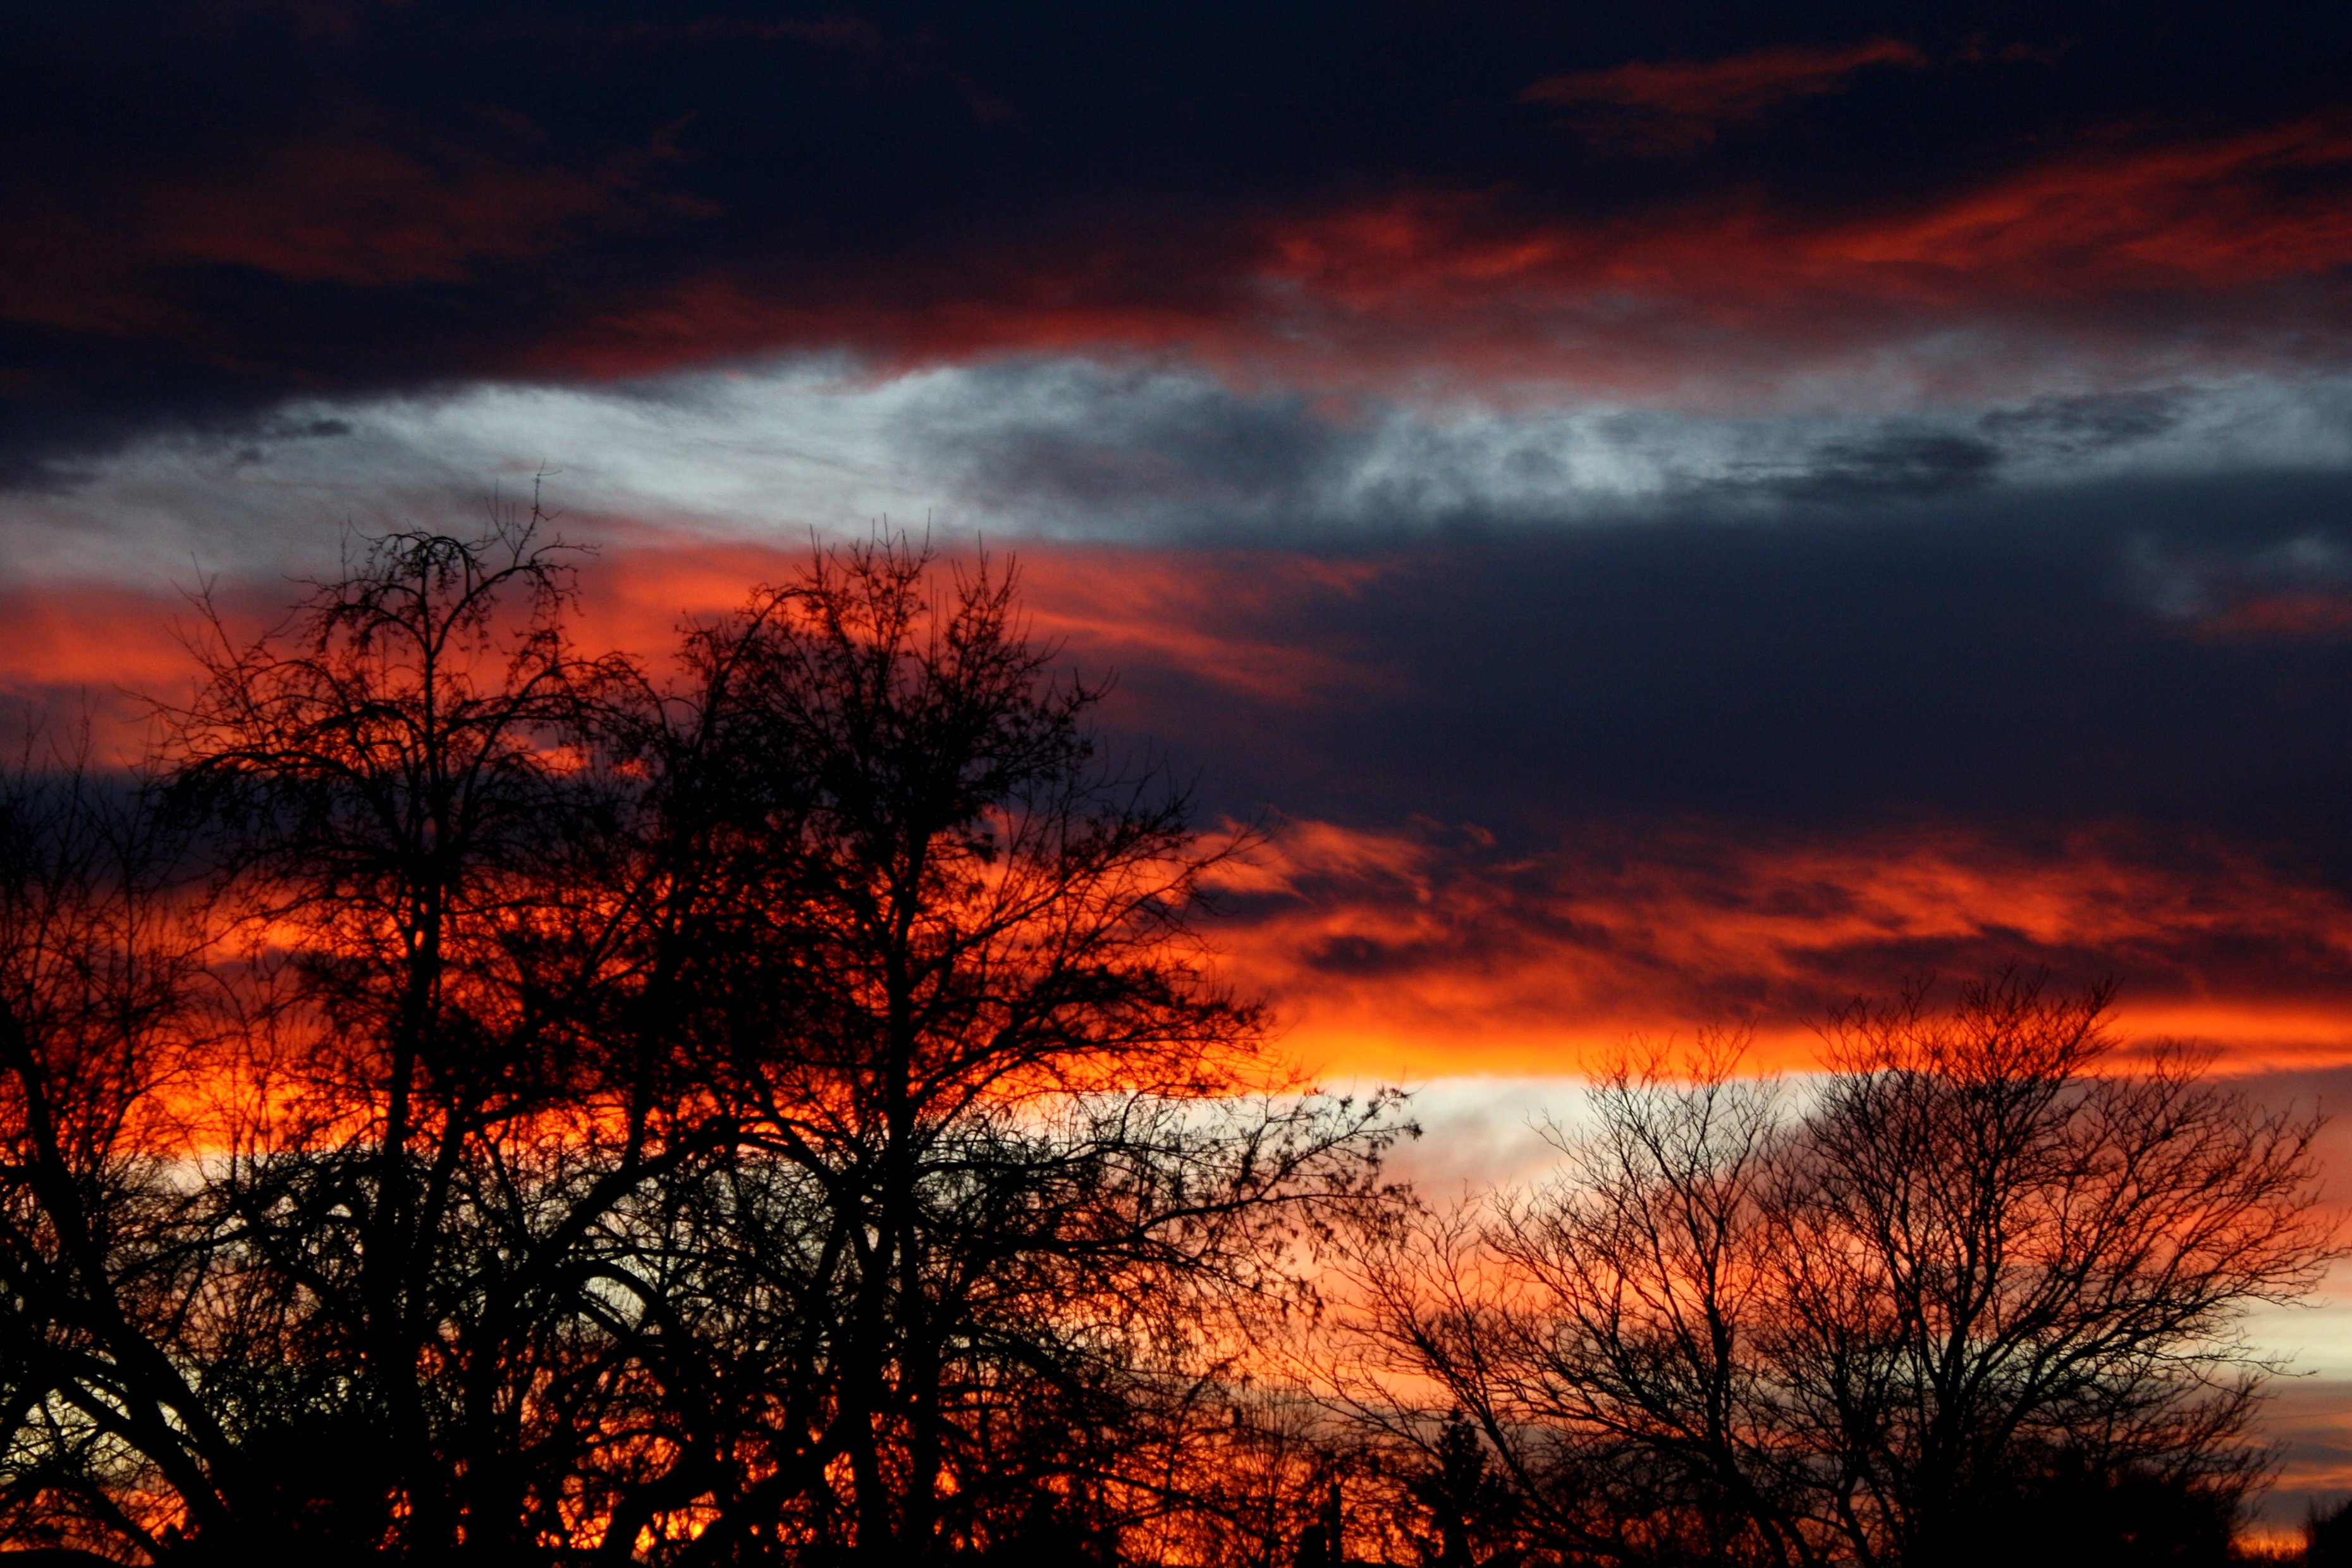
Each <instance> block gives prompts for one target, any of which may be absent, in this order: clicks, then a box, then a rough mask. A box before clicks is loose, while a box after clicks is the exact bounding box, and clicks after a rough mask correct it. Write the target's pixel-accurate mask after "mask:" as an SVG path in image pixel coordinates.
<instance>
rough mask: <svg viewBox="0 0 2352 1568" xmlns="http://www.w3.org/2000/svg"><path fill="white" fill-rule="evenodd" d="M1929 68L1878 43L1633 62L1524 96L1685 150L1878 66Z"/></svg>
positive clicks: (1608, 129)
mask: <svg viewBox="0 0 2352 1568" xmlns="http://www.w3.org/2000/svg"><path fill="white" fill-rule="evenodd" d="M1926 64H1927V57H1926V56H1924V55H1922V54H1921V53H1920V52H1919V51H1918V50H1917V49H1916V48H1914V47H1912V46H1911V45H1909V44H1906V43H1904V42H1903V41H1902V40H1900V39H1897V38H1873V39H1871V40H1869V41H1867V42H1865V43H1859V44H1853V45H1849V46H1848V47H1844V48H1842V49H1825V48H1801V47H1780V48H1768V49H1758V50H1755V51H1753V52H1752V53H1748V54H1744V55H1735V56H1733V57H1731V58H1727V59H1717V60H1687V61H1667V62H1663V63H1653V62H1651V61H1647V60H1633V61H1629V62H1628V63H1626V64H1624V65H1622V66H1612V67H1611V68H1608V69H1607V70H1598V71H1581V72H1577V73H1575V74H1572V75H1567V76H1552V77H1546V78H1544V79H1542V80H1541V81H1538V82H1537V83H1535V84H1534V85H1533V86H1531V87H1528V89H1525V90H1524V91H1522V92H1521V93H1520V94H1519V98H1520V100H1521V101H1522V102H1527V103H1546V104H1553V105H1558V106H1559V107H1563V108H1570V109H1586V110H1591V109H1593V108H1596V107H1598V108H1601V109H1605V110H1619V111H1621V112H1620V113H1619V114H1617V115H1614V116H1601V117H1596V116H1591V115H1589V114H1588V116H1587V117H1586V118H1585V120H1584V121H1582V123H1581V127H1580V128H1581V129H1583V130H1584V131H1585V132H1586V133H1587V134H1590V135H1595V136H1598V137H1601V138H1604V139H1610V140H1616V139H1624V140H1629V141H1633V142H1640V143H1643V144H1647V145H1649V146H1652V147H1655V148H1662V149H1670V150H1685V149H1688V148H1690V147H1694V146H1696V145H1699V144H1702V143H1704V142H1709V141H1712V140H1713V139H1714V138H1715V136H1716V134H1717V132H1718V131H1720V130H1721V129H1722V128H1724V127H1725V126H1727V125H1732V124H1737V123H1738V122H1740V121H1750V120H1754V119H1756V118H1757V117H1758V116H1759V115H1762V114H1764V113H1765V112H1766V111H1768V110H1772V109H1776V108H1779V107H1780V105H1782V104H1785V103H1789V102H1791V101H1793V100H1798V99H1805V98H1816V97H1819V96H1821V95H1822V94H1824V93H1830V92H1835V91H1837V90H1838V89H1840V88H1842V87H1843V86H1844V85H1845V84H1846V81H1847V79H1848V78H1850V77H1852V76H1853V74H1854V73H1855V72H1856V71H1860V70H1863V69H1865V68H1869V67H1871V66H1906V67H1912V68H1917V67H1921V66H1925V65H1926ZM1628 110H1630V111H1632V112H1631V113H1630V114H1628V113H1625V112H1622V111H1628Z"/></svg>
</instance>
